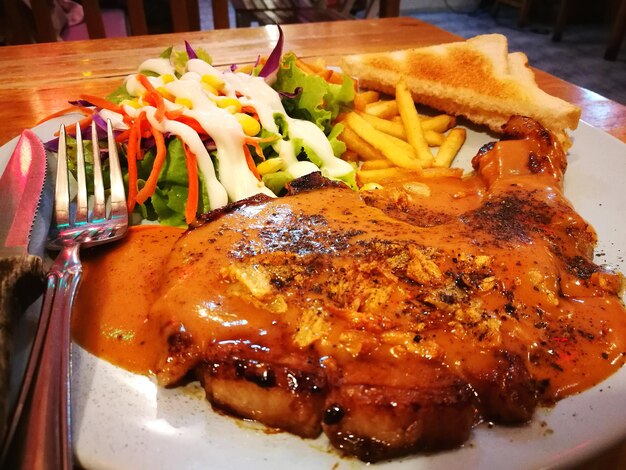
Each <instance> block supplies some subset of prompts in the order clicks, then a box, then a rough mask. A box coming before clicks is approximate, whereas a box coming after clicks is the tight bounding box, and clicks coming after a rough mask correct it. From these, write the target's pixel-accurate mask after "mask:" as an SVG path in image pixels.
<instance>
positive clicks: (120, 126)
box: [98, 109, 128, 131]
mask: <svg viewBox="0 0 626 470" xmlns="http://www.w3.org/2000/svg"><path fill="white" fill-rule="evenodd" d="M98 114H99V115H100V117H101V118H102V119H104V120H105V121H106V120H107V119H110V120H111V127H112V128H113V129H114V130H117V131H124V130H126V129H128V125H127V124H126V123H125V122H124V116H122V115H121V114H120V113H116V112H115V111H110V110H108V109H101V110H100V112H99V113H98Z"/></svg>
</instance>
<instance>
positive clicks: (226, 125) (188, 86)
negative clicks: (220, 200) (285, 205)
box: [165, 79, 275, 201]
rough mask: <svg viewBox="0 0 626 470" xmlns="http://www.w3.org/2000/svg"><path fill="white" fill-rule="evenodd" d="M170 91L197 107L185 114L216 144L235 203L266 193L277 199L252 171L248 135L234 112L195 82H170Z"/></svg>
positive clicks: (223, 177) (223, 176) (221, 169)
mask: <svg viewBox="0 0 626 470" xmlns="http://www.w3.org/2000/svg"><path fill="white" fill-rule="evenodd" d="M165 87H166V88H167V91H169V92H170V93H172V94H173V95H174V96H176V97H180V98H186V99H188V100H190V101H191V102H192V104H193V108H192V109H191V110H185V112H184V114H185V115H187V116H190V117H193V118H194V119H195V120H196V121H198V123H199V124H200V125H201V126H202V128H203V129H204V130H205V131H206V132H207V134H209V135H210V136H211V137H212V138H213V140H214V141H215V145H216V147H217V159H218V161H219V172H220V181H221V182H222V184H223V185H224V187H225V188H226V191H227V192H228V196H229V197H230V199H231V200H232V201H238V200H240V199H244V198H246V197H249V196H253V195H255V194H259V193H263V194H266V195H268V196H272V197H275V194H274V193H273V192H272V191H271V190H270V189H268V188H267V187H266V186H265V184H264V183H263V182H262V181H259V180H257V179H256V177H255V176H254V175H253V174H252V172H251V171H250V170H249V169H248V164H247V162H246V156H245V154H244V151H243V146H244V142H245V139H246V135H245V134H244V132H243V130H242V128H241V124H239V121H237V119H236V118H235V116H233V115H232V114H231V113H230V112H228V111H227V110H225V109H222V108H219V107H217V106H216V105H215V103H213V102H212V101H211V100H210V99H209V98H208V97H207V95H206V94H205V92H204V89H203V88H202V85H200V83H199V82H197V81H194V80H193V79H192V80H178V81H173V82H170V83H168V84H167V85H166V86H165Z"/></svg>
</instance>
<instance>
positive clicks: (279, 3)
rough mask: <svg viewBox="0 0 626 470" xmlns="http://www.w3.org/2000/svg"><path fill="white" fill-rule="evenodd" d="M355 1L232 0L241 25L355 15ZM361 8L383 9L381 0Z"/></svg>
mask: <svg viewBox="0 0 626 470" xmlns="http://www.w3.org/2000/svg"><path fill="white" fill-rule="evenodd" d="M356 2H357V0H340V1H338V3H337V4H335V5H328V4H327V3H326V0H231V4H232V5H233V8H234V10H235V21H236V26H237V27H238V28H240V27H247V26H250V25H251V24H252V23H258V24H259V26H261V25H266V24H290V23H316V22H320V21H340V20H348V19H354V18H355V16H354V15H353V11H354V8H355V4H356ZM398 3H399V2H398ZM362 11H363V14H362V15H360V16H361V17H363V18H374V17H376V16H378V15H379V14H380V12H381V2H380V1H379V0H366V2H365V3H364V4H363V8H362ZM395 16H397V14H396V15H395Z"/></svg>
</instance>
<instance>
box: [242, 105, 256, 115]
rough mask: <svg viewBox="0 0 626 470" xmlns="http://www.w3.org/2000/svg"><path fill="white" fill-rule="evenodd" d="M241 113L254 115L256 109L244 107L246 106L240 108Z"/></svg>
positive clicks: (248, 106)
mask: <svg viewBox="0 0 626 470" xmlns="http://www.w3.org/2000/svg"><path fill="white" fill-rule="evenodd" d="M241 112H242V113H246V114H250V115H255V114H256V109H255V107H254V106H250V105H246V106H242V107H241Z"/></svg>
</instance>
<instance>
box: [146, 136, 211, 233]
mask: <svg viewBox="0 0 626 470" xmlns="http://www.w3.org/2000/svg"><path fill="white" fill-rule="evenodd" d="M155 156H156V154H155V151H154V150H150V151H148V152H146V154H145V155H144V158H143V159H142V160H139V161H138V162H137V177H138V179H139V180H144V181H145V180H147V179H148V177H149V175H150V171H151V170H152V166H153V165H154V159H155ZM200 187H201V191H200V196H199V201H198V203H199V204H198V207H199V211H200V212H203V210H204V208H205V207H208V206H209V201H208V196H207V191H206V188H205V185H204V181H203V179H202V178H200ZM188 194H189V176H188V174H187V164H186V161H185V151H184V149H183V145H182V143H181V141H180V139H177V138H174V139H171V140H170V141H169V143H168V145H167V157H166V159H165V162H164V163H163V168H162V169H161V172H160V173H159V179H158V182H157V189H156V191H155V192H154V194H153V195H152V197H151V198H150V200H149V201H148V202H147V203H146V205H148V204H151V205H152V208H153V209H154V213H155V214H156V216H157V217H158V220H159V222H160V223H161V224H163V225H172V226H176V227H186V226H187V224H186V222H185V203H186V201H187V195H188ZM140 210H141V211H142V215H143V214H149V213H151V211H150V210H149V208H144V209H140Z"/></svg>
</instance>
